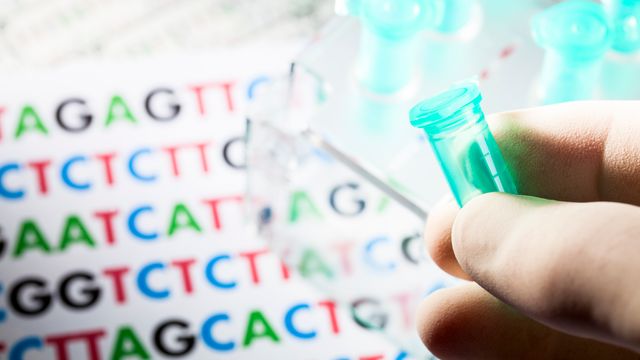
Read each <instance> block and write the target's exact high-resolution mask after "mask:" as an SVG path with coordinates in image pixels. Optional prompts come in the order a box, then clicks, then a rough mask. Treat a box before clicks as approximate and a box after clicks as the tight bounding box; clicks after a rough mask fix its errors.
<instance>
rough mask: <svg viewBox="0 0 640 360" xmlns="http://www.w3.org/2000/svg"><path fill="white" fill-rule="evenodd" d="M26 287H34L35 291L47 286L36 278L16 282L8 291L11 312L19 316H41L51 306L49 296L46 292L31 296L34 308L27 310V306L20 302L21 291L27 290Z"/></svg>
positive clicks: (43, 281)
mask: <svg viewBox="0 0 640 360" xmlns="http://www.w3.org/2000/svg"><path fill="white" fill-rule="evenodd" d="M28 286H31V287H34V288H36V289H37V290H43V289H44V288H45V287H46V286H47V282H46V280H44V279H41V278H36V277H30V278H25V279H23V280H21V281H18V282H17V283H16V284H15V285H14V286H13V287H12V288H11V289H10V290H9V304H11V307H12V308H13V310H14V311H15V312H17V313H18V314H20V315H25V316H35V315H39V314H42V313H43V312H45V311H46V310H47V309H48V308H49V305H51V295H50V294H48V293H47V291H46V290H44V291H38V292H36V293H34V294H33V295H31V297H30V300H31V301H32V302H33V305H35V306H31V308H29V306H27V305H26V304H23V303H22V302H21V301H20V298H21V295H22V290H23V289H25V290H27V287H28Z"/></svg>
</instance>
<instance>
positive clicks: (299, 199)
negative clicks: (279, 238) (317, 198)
mask: <svg viewBox="0 0 640 360" xmlns="http://www.w3.org/2000/svg"><path fill="white" fill-rule="evenodd" d="M303 206H304V207H305V208H306V211H304V212H309V213H310V214H313V215H314V216H315V217H316V218H320V219H322V215H321V214H320V211H318V208H317V207H316V205H315V204H314V203H313V200H311V198H310V197H309V194H307V193H306V192H304V191H296V192H294V193H293V194H292V195H291V211H290V213H289V221H290V222H292V223H293V222H296V221H298V219H300V210H301V208H302V207H303Z"/></svg>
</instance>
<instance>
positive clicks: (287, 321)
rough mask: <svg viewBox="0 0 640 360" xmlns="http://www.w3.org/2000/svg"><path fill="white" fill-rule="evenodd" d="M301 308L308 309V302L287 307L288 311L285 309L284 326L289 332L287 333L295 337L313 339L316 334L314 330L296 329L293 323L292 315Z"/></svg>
mask: <svg viewBox="0 0 640 360" xmlns="http://www.w3.org/2000/svg"><path fill="white" fill-rule="evenodd" d="M302 309H305V310H308V309H309V304H299V305H296V306H294V307H292V308H291V309H289V311H287V314H286V315H285V316H284V326H285V327H286V328H287V331H288V332H289V334H291V335H293V336H295V337H297V338H300V339H313V338H314V337H316V335H317V332H316V331H313V330H312V331H309V332H302V331H300V330H298V329H297V328H296V327H295V325H294V324H293V317H294V316H295V314H296V313H297V312H298V310H302Z"/></svg>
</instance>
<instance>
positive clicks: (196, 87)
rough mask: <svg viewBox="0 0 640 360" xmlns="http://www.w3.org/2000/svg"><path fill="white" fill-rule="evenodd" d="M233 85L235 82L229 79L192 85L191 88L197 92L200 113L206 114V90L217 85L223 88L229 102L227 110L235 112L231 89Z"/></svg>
mask: <svg viewBox="0 0 640 360" xmlns="http://www.w3.org/2000/svg"><path fill="white" fill-rule="evenodd" d="M233 85H234V83H233V82H229V81H227V82H222V83H209V84H201V85H193V86H190V87H189V89H190V90H192V91H193V92H194V93H195V94H196V102H197V103H198V112H199V113H200V115H205V113H206V109H205V106H204V98H203V92H204V90H205V89H208V88H216V87H221V88H222V90H223V91H224V96H225V100H226V102H227V110H229V112H233V110H234V106H233V94H232V91H231V90H232V89H231V88H232V87H233Z"/></svg>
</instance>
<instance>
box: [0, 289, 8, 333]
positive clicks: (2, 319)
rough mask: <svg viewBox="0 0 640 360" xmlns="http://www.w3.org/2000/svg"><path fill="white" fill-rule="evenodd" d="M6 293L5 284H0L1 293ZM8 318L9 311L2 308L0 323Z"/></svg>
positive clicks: (0, 309)
mask: <svg viewBox="0 0 640 360" xmlns="http://www.w3.org/2000/svg"><path fill="white" fill-rule="evenodd" d="M2 293H4V286H3V285H2V284H0V295H2ZM5 320H7V311H6V310H5V309H2V308H0V324H2V323H3V322H5Z"/></svg>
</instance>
